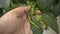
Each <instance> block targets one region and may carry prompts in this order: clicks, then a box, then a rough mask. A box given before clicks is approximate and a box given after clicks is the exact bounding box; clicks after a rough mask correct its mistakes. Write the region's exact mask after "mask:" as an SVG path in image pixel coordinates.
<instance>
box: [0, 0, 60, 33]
mask: <svg viewBox="0 0 60 34" xmlns="http://www.w3.org/2000/svg"><path fill="white" fill-rule="evenodd" d="M26 1H27V0H0V16H2V15H4V14H5V13H7V12H8V11H9V10H12V9H14V8H17V7H19V6H26ZM29 1H32V2H36V1H37V5H36V7H37V8H39V10H41V12H42V13H41V19H42V21H43V23H44V24H45V25H46V27H47V28H48V27H50V28H51V29H53V30H54V31H55V32H56V33H58V24H57V19H56V17H57V16H58V15H60V0H29ZM35 22H36V23H35V24H38V26H39V28H40V29H37V28H36V27H35V26H33V25H32V24H31V28H32V31H33V34H42V33H43V29H42V28H41V24H40V23H39V22H37V21H36V20H35Z"/></svg>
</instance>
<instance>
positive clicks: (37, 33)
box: [31, 19, 43, 34]
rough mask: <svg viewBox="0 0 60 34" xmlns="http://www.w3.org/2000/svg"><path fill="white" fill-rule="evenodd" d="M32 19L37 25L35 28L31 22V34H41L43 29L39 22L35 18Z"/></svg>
mask: <svg viewBox="0 0 60 34" xmlns="http://www.w3.org/2000/svg"><path fill="white" fill-rule="evenodd" d="M32 21H33V22H34V23H35V24H36V25H37V26H38V27H39V28H37V27H36V26H34V25H33V24H31V28H32V32H33V34H43V29H42V28H41V27H42V26H41V24H40V22H38V21H37V20H36V19H32Z"/></svg>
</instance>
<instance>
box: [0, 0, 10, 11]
mask: <svg viewBox="0 0 60 34" xmlns="http://www.w3.org/2000/svg"><path fill="white" fill-rule="evenodd" d="M0 5H1V7H2V8H3V9H4V10H6V11H8V10H9V6H10V0H0Z"/></svg>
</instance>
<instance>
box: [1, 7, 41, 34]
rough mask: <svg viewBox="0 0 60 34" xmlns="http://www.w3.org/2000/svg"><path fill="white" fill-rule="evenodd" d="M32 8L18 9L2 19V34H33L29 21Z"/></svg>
mask: <svg viewBox="0 0 60 34" xmlns="http://www.w3.org/2000/svg"><path fill="white" fill-rule="evenodd" d="M30 8H31V7H30V6H25V7H18V8H16V9H13V10H11V11H9V12H7V13H6V14H5V15H3V16H2V17H1V18H0V34H32V31H31V29H30V23H29V21H28V19H27V14H28V11H29V10H30ZM39 12H40V11H37V13H39Z"/></svg>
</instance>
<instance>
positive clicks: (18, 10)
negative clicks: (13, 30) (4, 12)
mask: <svg viewBox="0 0 60 34" xmlns="http://www.w3.org/2000/svg"><path fill="white" fill-rule="evenodd" d="M29 10H30V6H22V7H18V8H15V9H13V10H11V11H9V12H8V14H12V15H13V14H14V15H19V16H20V15H22V14H23V13H24V12H28V11H29Z"/></svg>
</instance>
